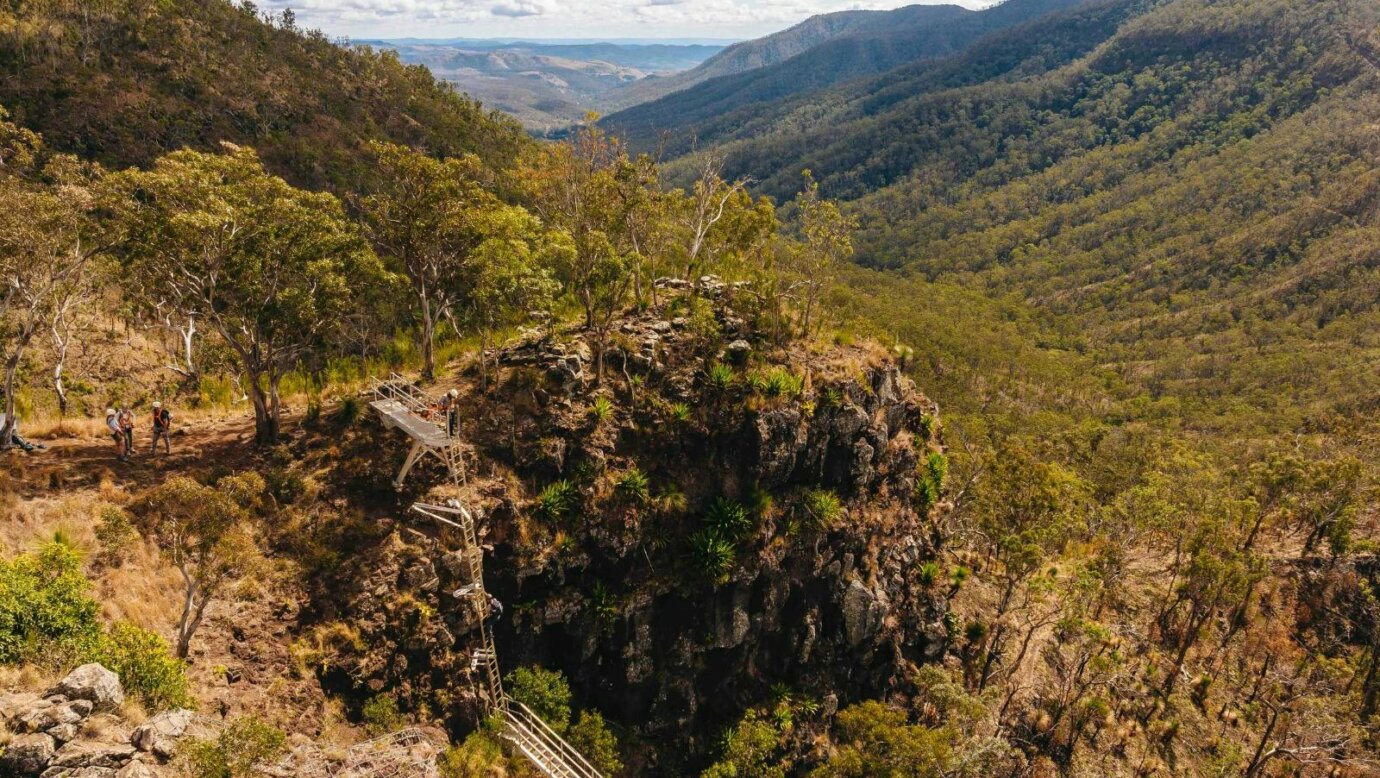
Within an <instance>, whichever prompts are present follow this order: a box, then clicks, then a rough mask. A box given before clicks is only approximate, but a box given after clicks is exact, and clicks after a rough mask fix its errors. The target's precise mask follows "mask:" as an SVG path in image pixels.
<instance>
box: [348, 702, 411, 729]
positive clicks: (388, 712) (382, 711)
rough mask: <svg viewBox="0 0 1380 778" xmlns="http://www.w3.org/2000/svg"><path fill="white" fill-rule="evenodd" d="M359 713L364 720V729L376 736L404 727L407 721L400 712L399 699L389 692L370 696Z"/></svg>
mask: <svg viewBox="0 0 1380 778" xmlns="http://www.w3.org/2000/svg"><path fill="white" fill-rule="evenodd" d="M359 713H360V719H361V720H363V721H364V731H365V732H368V733H369V734H370V735H374V736H376V737H377V736H379V735H386V734H388V733H389V732H396V731H397V730H399V729H402V727H403V724H404V723H405V721H406V720H405V719H404V718H403V715H402V714H401V713H399V712H398V701H397V700H395V699H393V698H392V697H391V696H390V695H387V694H376V695H374V696H373V697H370V698H369V699H368V700H366V701H365V703H364V706H363V707H362V708H360V712H359Z"/></svg>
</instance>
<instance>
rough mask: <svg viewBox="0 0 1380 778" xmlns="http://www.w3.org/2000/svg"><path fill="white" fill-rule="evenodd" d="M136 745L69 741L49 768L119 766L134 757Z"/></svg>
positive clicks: (55, 755)
mask: <svg viewBox="0 0 1380 778" xmlns="http://www.w3.org/2000/svg"><path fill="white" fill-rule="evenodd" d="M134 754H135V750H134V746H132V745H129V744H128V743H82V742H76V743H68V744H67V745H65V746H63V747H62V748H60V749H58V751H57V753H56V754H54V755H53V759H52V761H51V762H50V763H49V764H48V767H49V768H54V767H58V768H66V769H71V770H75V769H77V768H81V767H106V768H119V767H123V766H124V765H125V764H126V763H128V762H129V760H130V759H131V758H133V756H134Z"/></svg>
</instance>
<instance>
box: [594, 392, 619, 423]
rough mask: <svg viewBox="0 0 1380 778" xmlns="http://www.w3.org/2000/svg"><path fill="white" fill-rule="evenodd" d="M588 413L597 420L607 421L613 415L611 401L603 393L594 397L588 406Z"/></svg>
mask: <svg viewBox="0 0 1380 778" xmlns="http://www.w3.org/2000/svg"><path fill="white" fill-rule="evenodd" d="M589 415H591V416H593V417H594V420H595V421H598V422H605V421H608V420H609V419H610V418H612V417H613V401H612V400H610V399H609V398H607V397H605V396H603V395H599V396H598V397H595V398H594V403H593V404H592V405H590V406H589Z"/></svg>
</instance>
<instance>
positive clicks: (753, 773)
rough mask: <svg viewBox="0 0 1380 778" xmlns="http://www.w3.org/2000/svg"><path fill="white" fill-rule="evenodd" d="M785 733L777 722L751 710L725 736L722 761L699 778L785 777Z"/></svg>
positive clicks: (721, 744) (720, 751) (717, 762)
mask: <svg viewBox="0 0 1380 778" xmlns="http://www.w3.org/2000/svg"><path fill="white" fill-rule="evenodd" d="M783 741H784V732H783V731H782V730H781V729H780V728H779V726H778V724H777V723H776V722H773V721H772V720H771V719H769V718H767V717H765V716H763V715H762V714H761V713H760V712H758V711H755V710H751V711H748V712H747V714H745V715H744V716H743V718H742V720H740V721H739V722H738V723H737V724H736V725H735V726H733V727H732V728H731V729H729V730H728V731H727V732H725V733H724V736H723V740H722V742H721V743H720V745H719V758H718V760H717V761H715V762H714V764H712V765H710V766H709V768H708V769H706V770H705V771H704V772H702V773H700V778H785V776H786V775H787V772H786V766H785V765H784V764H783V759H782V754H781V750H782V746H783V744H784V743H783Z"/></svg>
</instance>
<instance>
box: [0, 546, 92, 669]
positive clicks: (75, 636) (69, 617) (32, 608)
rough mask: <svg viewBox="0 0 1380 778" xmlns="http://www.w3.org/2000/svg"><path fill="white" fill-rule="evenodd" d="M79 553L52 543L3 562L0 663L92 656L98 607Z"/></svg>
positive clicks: (65, 659) (68, 547) (1, 574)
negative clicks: (31, 552)
mask: <svg viewBox="0 0 1380 778" xmlns="http://www.w3.org/2000/svg"><path fill="white" fill-rule="evenodd" d="M90 586H91V585H90V582H88V581H87V580H86V576H85V575H84V574H83V573H82V569H81V555H80V554H79V553H78V552H77V551H76V550H74V549H73V548H71V547H70V546H67V545H63V544H61V543H49V544H47V545H46V546H44V547H43V548H41V549H39V551H38V552H36V553H33V554H21V555H19V556H17V557H15V558H14V559H11V560H8V561H4V560H0V663H5V664H11V663H15V662H20V661H24V660H30V659H37V658H39V657H43V658H46V659H51V660H54V661H57V662H59V663H60V662H63V661H68V660H71V659H73V658H76V657H81V656H89V655H90V654H91V653H92V652H93V651H95V649H96V648H97V647H98V646H99V643H100V639H101V628H100V624H99V623H98V622H97V615H98V614H99V613H100V605H99V604H98V603H97V602H96V601H95V600H93V599H91V597H90V596H89V595H88V593H87V592H88V591H89V590H90Z"/></svg>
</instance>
